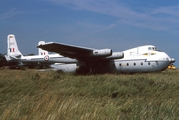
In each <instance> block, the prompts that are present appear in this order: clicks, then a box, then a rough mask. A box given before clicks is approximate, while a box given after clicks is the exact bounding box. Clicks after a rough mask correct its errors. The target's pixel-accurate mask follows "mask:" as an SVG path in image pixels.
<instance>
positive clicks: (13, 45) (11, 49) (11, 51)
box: [7, 34, 22, 57]
mask: <svg viewBox="0 0 179 120" xmlns="http://www.w3.org/2000/svg"><path fill="white" fill-rule="evenodd" d="M7 56H8V57H20V56H22V54H21V52H20V51H19V49H18V46H17V42H16V38H15V36H14V35H12V34H10V35H8V36H7Z"/></svg>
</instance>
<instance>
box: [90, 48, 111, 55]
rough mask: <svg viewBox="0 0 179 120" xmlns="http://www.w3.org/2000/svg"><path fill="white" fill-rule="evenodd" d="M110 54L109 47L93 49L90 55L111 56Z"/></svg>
mask: <svg viewBox="0 0 179 120" xmlns="http://www.w3.org/2000/svg"><path fill="white" fill-rule="evenodd" d="M111 55H112V50H111V49H101V50H94V51H93V52H92V56H111Z"/></svg>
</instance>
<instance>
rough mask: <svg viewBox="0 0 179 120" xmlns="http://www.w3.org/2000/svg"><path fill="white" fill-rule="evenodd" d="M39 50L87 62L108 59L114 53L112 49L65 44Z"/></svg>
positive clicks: (51, 45)
mask: <svg viewBox="0 0 179 120" xmlns="http://www.w3.org/2000/svg"><path fill="white" fill-rule="evenodd" d="M38 48H42V49H44V50H47V51H50V52H56V53H59V54H60V55H63V56H65V57H69V58H75V59H77V60H86V59H88V60H92V59H94V58H95V59H108V58H111V57H112V56H113V52H112V50H111V49H93V48H87V47H81V46H75V45H68V44H63V43H55V42H48V43H45V44H43V45H39V46H38ZM120 55H121V54H120ZM122 55H123V54H122ZM118 57H119V54H118ZM120 57H121V56H120Z"/></svg>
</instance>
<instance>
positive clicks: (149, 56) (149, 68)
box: [53, 45, 175, 73]
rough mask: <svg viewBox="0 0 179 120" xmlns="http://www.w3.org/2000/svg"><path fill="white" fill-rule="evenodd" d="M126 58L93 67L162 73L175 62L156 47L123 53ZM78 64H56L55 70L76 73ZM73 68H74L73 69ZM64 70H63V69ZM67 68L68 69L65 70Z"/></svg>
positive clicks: (144, 47) (143, 47) (137, 48)
mask: <svg viewBox="0 0 179 120" xmlns="http://www.w3.org/2000/svg"><path fill="white" fill-rule="evenodd" d="M123 53H124V58H122V59H114V60H110V61H107V62H106V61H101V62H100V63H99V64H96V65H95V67H94V66H93V69H94V70H97V69H98V70H99V71H107V72H119V73H120V72H121V73H124V72H125V73H126V72H129V73H130V72H132V73H134V72H154V71H162V70H164V69H166V68H167V67H168V65H169V64H171V63H172V62H175V60H174V59H173V58H170V57H169V56H168V55H167V54H166V53H165V52H161V51H158V50H157V49H156V48H155V46H152V45H146V46H140V47H136V48H133V49H129V50H125V51H123ZM74 65H75V66H77V65H76V63H72V64H67V65H66V66H65V65H64V64H56V65H53V68H54V69H56V70H62V71H65V72H66V71H68V70H70V72H71V71H73V70H74V71H76V69H74ZM71 66H73V67H71ZM61 68H63V69H61ZM65 68H66V69H65Z"/></svg>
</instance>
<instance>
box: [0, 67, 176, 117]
mask: <svg viewBox="0 0 179 120" xmlns="http://www.w3.org/2000/svg"><path fill="white" fill-rule="evenodd" d="M178 78H179V71H178V70H176V71H164V72H160V73H145V74H133V75H124V74H99V75H75V74H62V73H57V72H54V71H45V72H39V71H35V70H24V71H18V70H17V71H16V70H1V71H0V118H1V120H9V119H13V120H14V119H18V120H31V119H32V120H37V119H48V120H57V119H60V120H71V119H73V120H84V119H85V120H86V119H87V120H88V119H89V120H96V119H101V120H104V119H106V120H111V119H112V120H113V119H114V120H117V119H119V120H121V119H124V120H126V119H137V120H138V119H167V120H168V119H171V120H173V119H179V115H178V111H179V102H178V101H179V79H178Z"/></svg>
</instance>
